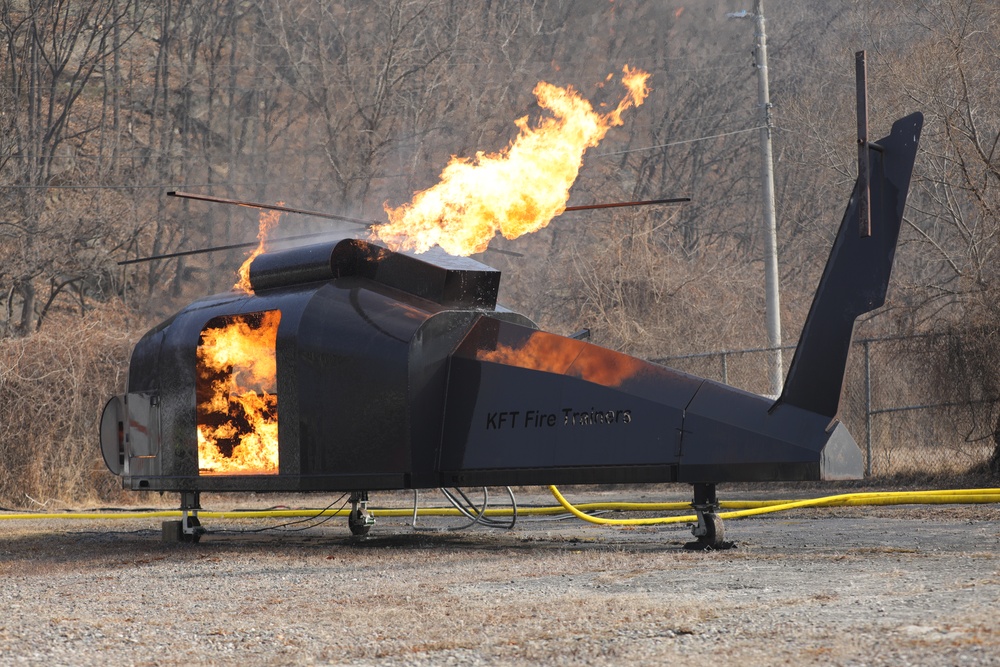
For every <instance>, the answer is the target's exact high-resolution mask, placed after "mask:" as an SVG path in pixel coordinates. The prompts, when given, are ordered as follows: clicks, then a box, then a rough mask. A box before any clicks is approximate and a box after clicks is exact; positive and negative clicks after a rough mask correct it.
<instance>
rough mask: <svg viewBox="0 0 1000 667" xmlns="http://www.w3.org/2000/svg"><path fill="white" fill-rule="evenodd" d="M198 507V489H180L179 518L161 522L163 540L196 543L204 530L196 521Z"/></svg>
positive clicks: (199, 501) (199, 498) (199, 502)
mask: <svg viewBox="0 0 1000 667" xmlns="http://www.w3.org/2000/svg"><path fill="white" fill-rule="evenodd" d="M200 509H201V494H200V493H199V492H198V491H181V519H180V521H164V522H163V526H162V538H163V541H164V542H195V543H197V542H198V541H199V540H200V539H201V536H202V535H204V534H205V532H206V531H205V529H204V528H203V527H202V525H201V522H200V521H198V510H200Z"/></svg>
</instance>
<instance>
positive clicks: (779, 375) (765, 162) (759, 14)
mask: <svg viewBox="0 0 1000 667" xmlns="http://www.w3.org/2000/svg"><path fill="white" fill-rule="evenodd" d="M728 16H729V17H730V18H753V19H754V24H755V31H754V33H755V42H754V67H755V68H756V69H757V103H758V105H759V106H760V116H761V127H760V152H761V166H760V180H761V194H762V196H763V200H764V202H763V208H764V290H765V309H766V318H767V346H768V347H769V348H771V363H770V378H771V394H772V395H774V396H777V395H778V394H780V393H781V386H782V384H783V382H784V364H783V363H782V359H781V303H780V299H779V297H778V241H777V231H776V228H777V225H776V223H775V216H774V159H773V157H772V153H771V130H772V129H773V128H774V123H773V119H772V117H771V96H770V92H769V91H768V81H767V33H766V31H765V21H764V2H763V0H754V5H753V13H752V14H750V13H749V12H747V11H746V10H743V11H742V12H738V13H735V14H729V15H728Z"/></svg>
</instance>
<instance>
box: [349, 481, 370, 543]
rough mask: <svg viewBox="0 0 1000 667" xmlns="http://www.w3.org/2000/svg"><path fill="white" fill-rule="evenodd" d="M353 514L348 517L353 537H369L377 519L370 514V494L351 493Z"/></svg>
mask: <svg viewBox="0 0 1000 667" xmlns="http://www.w3.org/2000/svg"><path fill="white" fill-rule="evenodd" d="M350 502H351V514H350V515H349V516H348V517H347V526H348V528H350V529H351V534H352V535H358V536H362V535H367V534H368V531H369V530H371V528H372V526H374V525H375V517H373V516H372V515H371V514H369V513H368V492H367V491H354V492H352V493H351V501H350Z"/></svg>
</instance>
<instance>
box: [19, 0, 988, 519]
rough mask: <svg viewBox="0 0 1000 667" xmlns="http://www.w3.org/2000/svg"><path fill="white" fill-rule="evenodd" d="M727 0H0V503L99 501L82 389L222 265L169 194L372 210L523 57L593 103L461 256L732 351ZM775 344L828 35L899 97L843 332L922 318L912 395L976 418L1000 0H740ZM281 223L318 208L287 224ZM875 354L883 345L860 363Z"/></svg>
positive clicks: (605, 334)
mask: <svg viewBox="0 0 1000 667" xmlns="http://www.w3.org/2000/svg"><path fill="white" fill-rule="evenodd" d="M751 5H752V2H751V0H709V1H702V2H687V1H686V0H666V1H665V2H658V3H645V2H634V1H631V0H614V1H608V0H549V1H545V0H511V1H508V2H495V1H486V2H474V3H463V2H455V1H454V0H385V1H382V2H340V3H317V2H312V1H311V0H271V1H268V2H265V1H263V0H198V1H194V0H161V1H160V2H155V3H149V2H139V1H138V0H72V1H70V0H0V40H2V44H3V47H4V48H3V49H2V50H0V129H2V131H0V203H2V210H3V213H2V215H0V498H4V499H7V500H8V501H9V502H11V503H24V502H25V499H26V498H29V497H31V498H36V497H41V496H46V497H52V496H54V497H59V498H88V497H113V496H114V494H115V484H116V481H115V480H114V479H111V478H110V476H109V475H108V474H107V473H106V471H105V470H104V467H103V463H102V462H101V461H100V454H99V452H98V447H97V436H96V432H97V423H98V420H99V416H100V410H101V407H102V405H103V402H104V401H105V400H106V399H107V398H108V397H109V396H111V395H112V394H114V393H118V392H120V391H121V390H122V388H123V384H124V374H125V371H126V369H127V364H128V354H129V349H130V346H131V344H132V343H133V342H134V341H135V340H136V339H137V338H138V337H139V336H141V335H142V333H143V332H144V331H145V330H147V329H148V328H149V327H151V326H153V325H155V324H156V323H157V322H159V321H160V320H162V319H164V318H165V317H167V316H169V315H170V314H171V313H173V312H174V311H176V310H177V309H178V308H180V307H182V306H183V305H184V304H186V303H188V302H189V301H190V300H192V299H194V298H197V297H199V296H203V295H206V294H211V293H215V292H219V291H225V290H227V289H229V288H230V286H231V285H232V284H233V282H234V279H235V272H236V269H237V267H238V266H239V264H240V262H241V261H242V259H243V258H244V256H245V253H243V252H242V251H236V250H231V251H226V252H221V253H215V254H210V255H209V254H204V255H192V256H185V257H180V258H175V259H170V260H163V261H150V262H143V263H137V264H129V265H125V266H122V265H119V262H121V261H123V260H128V259H136V258H143V257H149V256H154V255H161V254H167V253H175V252H179V251H185V250H192V249H197V248H204V247H208V246H220V245H229V244H234V243H241V242H247V241H253V240H254V239H255V237H256V234H257V215H256V214H255V213H254V212H253V211H250V210H248V209H245V208H239V207H232V206H220V205H211V204H206V203H201V202H193V201H186V200H180V199H175V198H169V197H167V196H166V193H167V192H168V191H171V190H183V191H189V192H194V193H201V194H209V195H214V196H218V197H226V198H237V199H244V200H252V201H262V202H277V201H283V202H285V203H286V204H289V205H292V206H296V207H301V208H306V209H312V210H321V211H328V212H331V213H336V214H340V215H345V216H352V217H358V218H363V219H372V220H379V221H384V220H385V212H384V208H383V207H384V206H385V205H389V206H399V205H401V204H403V203H405V202H407V201H409V200H410V198H411V197H412V196H413V193H414V192H416V191H419V190H422V189H425V188H428V187H430V186H432V185H433V184H434V183H435V182H436V181H437V179H438V175H439V173H440V171H441V169H442V168H443V166H444V165H445V164H446V163H447V161H448V159H449V158H450V157H451V156H452V155H458V156H472V155H475V153H476V152H477V151H486V152H491V151H498V150H502V149H503V148H505V147H506V146H507V145H508V144H509V142H510V141H511V140H512V139H513V137H514V136H515V134H516V132H517V127H516V125H515V120H516V119H519V118H521V117H525V116H526V117H528V119H529V121H530V120H534V119H537V118H538V117H539V116H540V114H541V113H542V110H541V109H540V108H539V107H538V105H537V103H536V101H535V98H534V96H533V95H532V89H533V88H534V86H535V84H536V83H538V82H539V81H547V82H550V83H552V84H555V85H559V86H573V87H574V88H575V89H576V90H578V91H580V93H581V94H582V95H583V96H584V97H585V98H587V99H588V100H590V101H591V102H592V103H594V105H595V106H597V105H601V104H609V105H614V104H615V103H617V100H618V99H619V98H620V90H619V89H618V88H616V84H615V83H614V82H609V81H606V80H607V77H608V76H609V75H610V74H617V73H619V72H620V71H621V69H622V67H623V66H624V65H626V64H628V65H630V66H633V67H638V68H641V69H643V70H645V71H648V72H650V73H651V78H650V82H649V84H650V86H651V89H652V92H651V94H650V96H649V98H648V99H647V100H646V101H645V103H644V104H643V105H642V106H641V107H638V108H636V109H632V110H630V111H629V112H628V113H627V115H626V116H625V124H624V125H623V126H622V127H618V128H614V129H612V131H610V132H609V133H608V135H607V137H606V138H605V139H604V141H603V142H602V143H601V145H600V146H598V147H597V148H593V149H591V150H589V151H588V152H587V154H586V156H585V158H584V165H583V168H582V171H581V173H580V176H579V178H578V180H577V182H576V184H575V185H574V187H573V189H572V192H571V198H570V201H569V204H571V205H572V204H590V203H601V202H614V201H627V200H637V199H648V198H657V197H678V196H688V197H691V198H692V201H691V203H690V204H688V205H685V206H678V207H655V208H654V207H649V208H642V209H638V208H636V209H614V210H608V211H599V212H587V213H583V212H581V213H567V214H565V215H563V216H559V217H557V218H555V219H554V220H553V221H552V223H551V224H550V225H549V226H548V227H546V228H545V229H543V230H541V231H539V232H537V233H536V234H533V235H529V236H526V237H523V238H520V239H517V240H505V239H502V238H498V239H497V240H496V241H494V243H493V246H492V247H496V248H499V249H502V250H510V251H514V252H516V253H520V254H521V256H520V257H517V256H510V255H501V254H498V253H490V252H487V253H484V254H482V255H480V256H477V258H478V259H480V260H481V261H483V262H485V263H487V264H490V265H492V266H495V267H497V268H499V269H501V270H502V271H503V275H504V278H503V284H502V287H501V298H502V300H503V302H504V303H505V305H507V306H509V307H511V308H513V309H515V310H518V311H520V312H523V313H525V314H526V315H528V316H529V317H532V318H533V319H535V320H536V321H537V322H538V323H539V325H540V326H542V327H543V328H546V329H548V330H551V331H554V332H557V333H568V332H571V331H575V330H577V329H580V328H582V327H588V328H590V329H591V330H592V331H593V339H592V340H593V341H594V342H596V343H599V344H601V345H604V346H607V347H611V348H613V349H616V350H621V351H624V352H627V353H630V354H634V355H638V356H643V357H647V358H664V357H669V356H675V355H684V354H692V353H698V352H706V351H714V350H729V349H740V348H759V347H764V346H766V344H767V337H766V332H765V325H764V317H763V312H764V277H763V276H764V273H763V238H762V225H761V218H762V213H761V204H760V202H761V196H760V182H759V173H760V169H759V160H760V152H759V144H758V129H759V127H760V124H761V122H762V120H761V112H760V111H761V110H760V109H759V108H758V105H757V93H756V91H757V81H756V71H755V69H754V67H753V62H754V61H753V53H752V50H753V43H754V26H753V22H752V21H749V20H745V19H738V18H731V17H728V16H727V14H728V13H732V12H737V11H739V10H743V9H750V8H751ZM765 11H766V13H767V19H768V22H767V30H768V43H769V57H770V67H769V75H770V82H771V100H772V103H773V109H772V113H773V118H774V125H775V129H774V132H773V141H774V156H775V180H776V195H777V202H776V203H777V225H778V228H777V233H778V257H779V269H780V283H781V296H782V312H781V317H782V323H783V327H784V331H783V338H784V340H786V341H794V340H795V339H796V338H797V336H798V333H799V328H800V327H801V325H802V322H803V319H804V316H805V313H806V311H807V310H808V307H809V304H810V300H811V298H812V294H813V291H814V289H815V284H816V282H817V280H818V276H819V272H820V271H821V269H822V265H823V262H824V261H825V259H826V256H827V253H828V249H829V245H830V241H831V240H832V238H833V235H834V233H835V231H836V228H837V225H838V224H839V221H840V218H841V216H842V214H843V210H844V207H845V205H846V202H847V199H848V196H849V193H850V190H851V187H852V184H853V180H854V177H855V160H856V152H857V149H856V143H855V112H854V59H853V54H854V52H855V51H857V50H859V49H866V50H867V52H868V68H869V77H870V83H869V95H870V99H871V103H870V104H871V107H870V109H871V111H870V115H871V119H870V125H871V127H872V136H873V137H877V136H880V135H881V134H883V133H885V132H887V131H888V129H889V126H890V124H891V122H892V120H893V119H894V118H896V117H898V116H900V115H903V114H906V113H910V112H912V111H922V112H923V113H924V115H925V117H926V125H925V130H924V138H923V141H922V145H921V152H920V155H919V157H918V165H917V171H916V173H915V175H914V183H913V186H912V188H911V194H910V200H909V204H908V208H907V215H906V219H905V222H904V230H903V232H902V234H901V244H900V248H899V250H898V253H897V265H896V270H895V273H894V275H893V285H892V287H891V289H890V297H889V303H888V305H887V306H886V307H885V308H884V309H882V310H881V311H879V312H878V313H876V314H873V315H872V316H871V317H869V318H867V319H865V320H864V321H862V322H860V323H859V327H858V335H860V336H869V337H871V336H887V335H912V334H927V333H936V334H946V341H947V342H946V343H945V344H943V345H940V346H937V347H935V348H934V349H933V350H931V351H929V352H928V353H927V356H926V374H928V375H933V376H934V377H937V378H939V379H940V382H939V384H940V391H941V392H942V393H943V394H945V395H947V396H948V397H949V400H953V401H965V402H966V403H967V404H968V405H970V406H974V407H973V408H970V410H971V411H972V412H971V413H970V414H971V415H972V416H971V417H970V418H971V419H973V421H974V422H975V423H976V427H975V434H973V433H972V431H971V430H970V431H968V432H967V433H966V434H965V436H966V437H975V438H979V439H982V438H983V437H986V436H985V435H984V434H986V435H989V436H992V433H993V424H995V420H996V407H995V402H994V401H991V400H985V399H987V398H990V397H992V398H993V399H995V398H996V397H997V396H1000V375H998V371H1000V354H998V353H997V351H996V350H995V347H996V344H995V341H996V334H997V329H998V327H1000V308H998V307H997V305H996V303H997V298H996V293H997V288H998V285H1000V275H998V268H997V266H998V263H997V261H996V256H995V255H996V252H997V248H998V234H1000V215H998V209H1000V154H998V148H1000V111H998V110H1000V99H998V98H1000V81H998V78H1000V7H998V6H997V5H996V3H995V2H992V1H991V0H934V1H932V2H926V3H912V2H905V1H904V0H875V1H873V2H850V1H848V0H833V1H832V2H822V3H820V2H813V3H802V2H793V1H792V0H771V1H770V2H767V3H766V4H765ZM279 229H280V233H281V234H282V235H292V234H301V233H306V232H318V231H329V230H336V229H337V227H336V226H335V225H330V224H329V223H328V222H327V221H321V220H318V219H315V218H309V217H302V216H291V215H288V216H284V217H283V218H282V219H281V222H280V223H279ZM885 363H886V364H887V366H888V367H890V368H891V367H892V365H893V363H894V362H893V361H892V360H891V359H889V360H886V361H885Z"/></svg>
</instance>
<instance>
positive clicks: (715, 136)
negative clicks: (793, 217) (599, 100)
mask: <svg viewBox="0 0 1000 667" xmlns="http://www.w3.org/2000/svg"><path fill="white" fill-rule="evenodd" d="M761 127H762V126H757V127H748V128H746V129H744V130H733V131H732V132H723V133H721V134H713V135H711V136H708V137H697V138H695V139H682V140H680V141H672V142H670V143H668V144H658V145H656V146H644V147H642V148H629V149H627V150H623V151H614V152H611V153H598V154H596V155H595V156H594V157H610V156H612V155H624V154H626V153H638V152H641V151H652V150H656V149H657V148H668V147H670V146H681V145H683V144H693V143H695V142H698V141H708V140H709V139H720V138H722V137H731V136H733V135H734V134H744V133H745V132H756V131H758V130H760V129H761Z"/></svg>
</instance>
